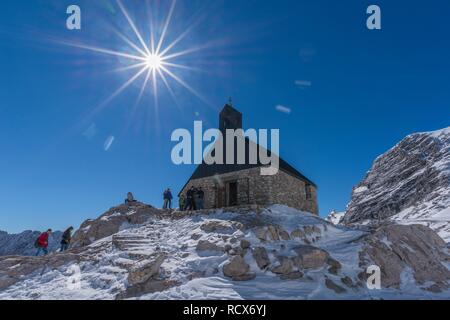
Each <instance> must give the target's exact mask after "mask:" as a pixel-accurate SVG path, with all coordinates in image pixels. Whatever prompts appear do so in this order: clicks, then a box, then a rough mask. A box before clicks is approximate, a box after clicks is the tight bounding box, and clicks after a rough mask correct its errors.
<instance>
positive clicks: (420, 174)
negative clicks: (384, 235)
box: [343, 128, 450, 242]
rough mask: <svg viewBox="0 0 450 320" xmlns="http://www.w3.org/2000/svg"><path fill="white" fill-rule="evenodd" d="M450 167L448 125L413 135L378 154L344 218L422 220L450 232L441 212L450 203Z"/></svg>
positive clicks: (346, 221)
mask: <svg viewBox="0 0 450 320" xmlns="http://www.w3.org/2000/svg"><path fill="white" fill-rule="evenodd" d="M449 167H450V129H449V128H445V129H442V130H437V131H434V132H425V133H414V134H411V135H408V136H407V137H406V138H404V139H403V140H402V141H400V142H399V143H398V144H396V145H395V146H394V147H393V148H391V149H389V150H388V151H387V152H386V153H384V154H383V155H381V156H379V157H377V158H376V159H375V161H374V162H373V166H372V168H371V169H370V170H369V171H368V172H367V174H366V176H365V177H364V179H363V181H361V183H360V184H359V185H357V186H356V187H355V188H354V189H353V192H352V198H351V201H350V203H349V204H348V206H347V211H346V214H345V216H344V220H343V223H344V224H347V225H349V224H359V223H361V222H364V221H365V222H369V223H371V224H374V225H379V224H380V223H381V224H383V223H384V222H387V221H388V220H397V219H398V220H401V221H402V223H404V222H408V220H409V221H410V222H412V223H414V221H418V220H420V221H424V222H425V221H426V223H427V225H428V226H430V227H431V228H432V229H434V230H436V231H437V232H438V233H440V234H441V235H442V236H444V235H450V233H449V231H450V224H449V223H447V224H443V223H442V216H441V212H442V210H444V209H445V208H448V207H449V206H450V198H449V192H450V182H449V181H450V171H449V170H448V168H449ZM404 210H408V211H407V214H406V212H405V211H404ZM402 211H403V214H402V215H399V213H400V212H402ZM445 240H446V241H447V242H449V241H450V238H447V239H445Z"/></svg>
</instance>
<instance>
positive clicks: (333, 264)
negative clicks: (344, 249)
mask: <svg viewBox="0 0 450 320" xmlns="http://www.w3.org/2000/svg"><path fill="white" fill-rule="evenodd" d="M327 264H328V265H329V266H330V267H329V268H328V272H330V273H332V274H337V273H338V271H339V270H340V269H341V268H342V266H341V263H340V262H339V261H337V260H335V259H333V258H332V257H328V260H327Z"/></svg>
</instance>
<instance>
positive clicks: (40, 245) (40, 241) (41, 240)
mask: <svg viewBox="0 0 450 320" xmlns="http://www.w3.org/2000/svg"><path fill="white" fill-rule="evenodd" d="M51 233H52V229H48V230H47V231H45V232H42V233H41V234H40V235H39V237H38V238H37V239H36V242H35V243H34V246H35V247H36V248H37V249H38V250H37V252H36V257H37V256H38V255H39V254H40V253H41V251H43V252H44V255H47V254H48V249H47V248H48V237H49V236H50V234H51Z"/></svg>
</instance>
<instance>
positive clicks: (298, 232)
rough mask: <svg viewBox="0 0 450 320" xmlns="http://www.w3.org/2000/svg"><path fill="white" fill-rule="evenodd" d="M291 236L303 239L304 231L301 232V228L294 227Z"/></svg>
mask: <svg viewBox="0 0 450 320" xmlns="http://www.w3.org/2000/svg"><path fill="white" fill-rule="evenodd" d="M291 238H292V239H295V238H299V239H304V238H305V232H303V230H300V229H295V230H294V231H292V232H291Z"/></svg>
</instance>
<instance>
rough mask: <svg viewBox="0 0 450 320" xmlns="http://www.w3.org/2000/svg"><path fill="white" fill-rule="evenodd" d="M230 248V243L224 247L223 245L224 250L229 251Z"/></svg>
mask: <svg viewBox="0 0 450 320" xmlns="http://www.w3.org/2000/svg"><path fill="white" fill-rule="evenodd" d="M231 249H233V247H232V246H231V244H226V245H225V247H224V250H225V252H229V251H231Z"/></svg>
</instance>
